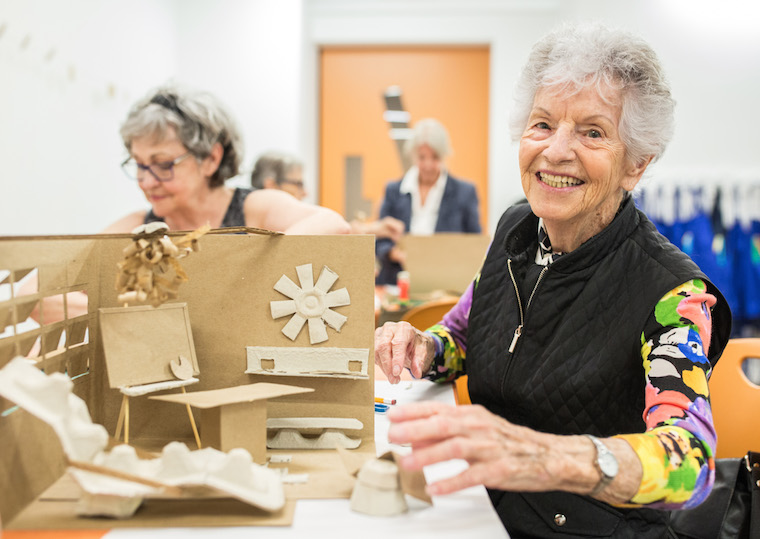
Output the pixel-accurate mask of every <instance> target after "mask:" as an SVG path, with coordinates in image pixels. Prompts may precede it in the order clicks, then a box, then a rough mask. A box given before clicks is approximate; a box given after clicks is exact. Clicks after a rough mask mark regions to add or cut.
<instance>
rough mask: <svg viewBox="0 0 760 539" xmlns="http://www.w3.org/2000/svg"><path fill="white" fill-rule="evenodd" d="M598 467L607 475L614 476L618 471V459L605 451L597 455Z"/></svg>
mask: <svg viewBox="0 0 760 539" xmlns="http://www.w3.org/2000/svg"><path fill="white" fill-rule="evenodd" d="M598 462H599V468H600V469H601V470H602V473H603V474H604V475H606V476H607V477H615V476H616V475H617V473H618V461H617V459H616V458H615V455H613V454H612V453H609V452H605V453H602V454H600V455H599V459H598Z"/></svg>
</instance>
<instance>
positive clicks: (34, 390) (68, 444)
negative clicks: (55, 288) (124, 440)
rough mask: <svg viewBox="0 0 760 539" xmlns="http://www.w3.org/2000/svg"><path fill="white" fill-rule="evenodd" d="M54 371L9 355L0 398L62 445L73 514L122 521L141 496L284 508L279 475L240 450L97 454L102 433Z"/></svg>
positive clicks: (173, 447) (1, 372)
mask: <svg viewBox="0 0 760 539" xmlns="http://www.w3.org/2000/svg"><path fill="white" fill-rule="evenodd" d="M71 388H72V382H71V380H70V379H69V378H68V377H67V376H66V375H64V374H62V373H53V374H51V375H49V376H48V375H45V374H44V373H43V372H42V371H40V370H39V369H38V368H37V367H36V366H34V364H33V362H30V361H28V360H26V359H24V358H21V357H17V358H15V359H13V360H12V361H11V362H10V363H8V364H7V365H6V366H5V367H3V368H2V369H0V395H1V396H3V397H4V398H6V399H8V400H10V401H12V402H15V403H16V404H17V405H18V406H20V407H21V408H23V409H25V410H26V411H28V412H29V413H31V414H33V415H34V416H36V417H38V418H39V419H41V420H43V421H44V422H45V423H47V424H48V425H50V426H51V427H52V428H53V430H55V432H56V434H57V435H58V438H59V440H60V442H61V445H62V446H63V449H64V452H65V454H66V457H67V460H68V464H69V466H70V469H69V472H70V473H71V475H72V476H73V477H74V479H75V480H76V481H77V483H78V484H79V485H80V486H81V487H82V489H83V490H84V492H85V495H83V496H82V497H81V498H80V503H79V505H78V506H77V512H78V514H80V515H84V516H107V517H115V518H127V517H130V516H132V515H133V514H134V513H135V511H136V510H137V509H138V507H139V506H140V505H141V504H142V502H143V499H144V498H146V497H161V496H167V495H168V496H174V497H176V496H178V495H179V496H183V495H186V496H191V497H206V496H230V497H233V498H237V499H238V500H240V501H243V502H245V503H247V504H250V505H253V506H256V507H259V508H261V509H264V510H267V511H275V510H277V509H280V508H281V507H282V506H283V505H284V503H285V496H284V492H283V490H282V482H281V480H280V474H279V473H277V472H275V471H273V470H269V469H267V468H264V467H261V466H258V465H256V464H254V463H253V462H252V461H251V455H250V454H249V453H248V452H247V451H245V450H243V449H235V450H233V451H230V452H229V453H228V454H224V453H222V452H220V451H217V450H215V449H208V448H207V449H200V450H197V451H190V450H189V449H188V448H187V446H185V445H184V444H182V443H179V442H173V443H170V444H169V445H167V446H166V447H164V449H163V452H162V454H161V456H160V457H159V458H156V459H149V460H143V459H140V458H138V457H137V454H136V452H135V449H134V448H132V447H131V446H127V445H122V446H117V447H115V448H113V449H112V450H111V451H110V452H107V451H105V448H106V445H107V441H108V435H107V433H106V430H105V428H104V427H102V426H101V425H98V424H95V423H93V422H92V420H91V419H90V414H89V412H88V411H87V406H86V405H85V403H84V401H82V399H80V398H79V397H77V396H76V395H74V394H72V393H71Z"/></svg>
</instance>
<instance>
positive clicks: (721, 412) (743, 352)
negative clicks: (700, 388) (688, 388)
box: [710, 338, 760, 458]
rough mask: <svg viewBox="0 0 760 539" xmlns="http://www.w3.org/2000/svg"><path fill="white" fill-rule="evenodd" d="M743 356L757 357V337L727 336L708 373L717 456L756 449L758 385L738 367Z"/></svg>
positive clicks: (758, 443) (759, 437)
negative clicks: (721, 352)
mask: <svg viewBox="0 0 760 539" xmlns="http://www.w3.org/2000/svg"><path fill="white" fill-rule="evenodd" d="M747 358H760V338H743V339H731V340H729V341H728V344H727V345H726V349H725V350H724V351H723V355H722V356H721V358H720V361H718V364H717V365H716V366H715V369H714V370H713V372H712V375H711V377H710V401H711V404H712V411H713V420H714V422H715V429H716V431H717V433H718V449H717V455H716V456H717V457H718V458H730V457H743V456H744V455H745V454H746V453H747V451H750V450H752V451H760V386H757V385H755V384H753V383H752V382H751V381H750V380H749V379H748V378H747V376H746V375H745V374H744V371H743V370H742V363H743V362H744V360H745V359H747Z"/></svg>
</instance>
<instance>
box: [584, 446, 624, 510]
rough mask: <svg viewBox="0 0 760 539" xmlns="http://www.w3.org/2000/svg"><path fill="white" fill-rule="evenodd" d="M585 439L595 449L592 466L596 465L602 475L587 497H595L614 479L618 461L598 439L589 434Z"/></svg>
mask: <svg viewBox="0 0 760 539" xmlns="http://www.w3.org/2000/svg"><path fill="white" fill-rule="evenodd" d="M586 437H587V438H588V439H589V440H591V441H592V442H594V447H596V461H595V462H594V464H596V467H597V469H598V470H599V471H600V472H601V473H602V478H601V479H600V480H599V482H598V483H597V484H596V486H595V487H594V490H592V491H591V493H590V494H589V496H596V495H597V494H599V493H600V492H601V491H603V490H604V487H606V486H607V485H609V484H610V483H611V482H612V480H613V479H615V476H616V475H617V473H618V468H619V467H618V461H617V458H615V455H614V454H613V453H612V451H610V450H609V449H607V446H606V445H604V444H603V443H602V441H601V440H600V439H599V438H597V437H596V436H592V435H590V434H586Z"/></svg>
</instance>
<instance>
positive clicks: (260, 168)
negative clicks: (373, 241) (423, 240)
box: [251, 151, 404, 241]
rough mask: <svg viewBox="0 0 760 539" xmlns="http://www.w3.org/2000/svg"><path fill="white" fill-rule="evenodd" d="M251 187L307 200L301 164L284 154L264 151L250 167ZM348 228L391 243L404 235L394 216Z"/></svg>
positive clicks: (356, 232) (356, 223)
mask: <svg viewBox="0 0 760 539" xmlns="http://www.w3.org/2000/svg"><path fill="white" fill-rule="evenodd" d="M251 186H252V187H253V188H255V189H280V190H282V191H285V192H286V193H290V194H291V195H293V196H294V197H296V198H297V199H299V200H303V199H304V198H305V197H306V190H305V189H304V184H303V164H302V163H301V161H300V160H299V159H298V158H297V157H295V156H294V155H291V154H288V153H286V152H277V151H269V152H265V153H263V154H261V155H260V156H259V158H258V159H257V160H256V163H255V164H254V166H253V172H252V173H251ZM350 225H351V233H352V234H371V235H375V236H377V237H378V238H390V239H391V240H392V241H398V240H399V238H401V236H402V234H403V233H404V223H402V222H401V221H399V220H398V219H394V218H393V217H385V218H383V219H379V220H376V221H366V220H359V219H353V220H351V222H350Z"/></svg>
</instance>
